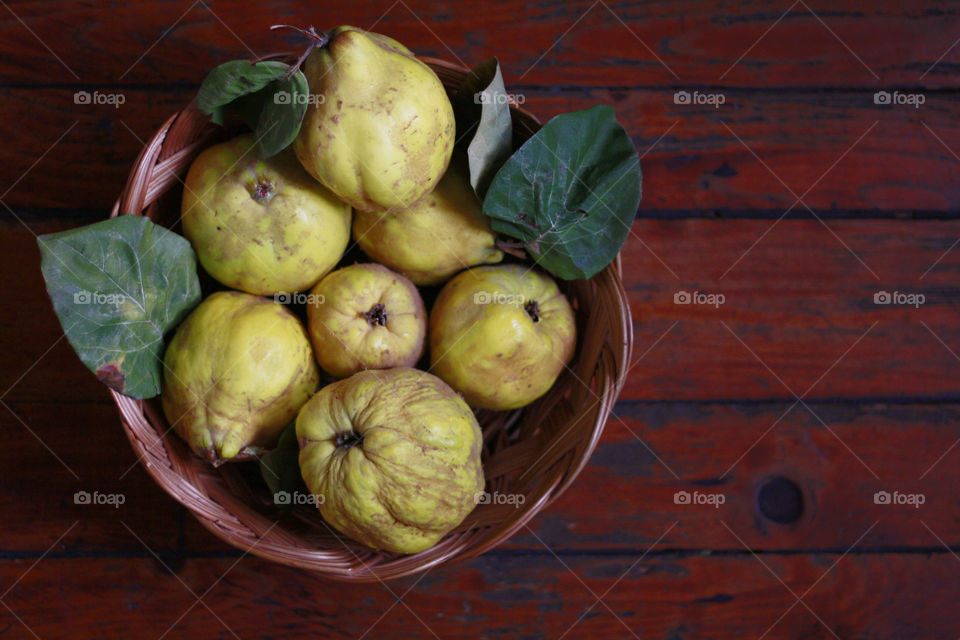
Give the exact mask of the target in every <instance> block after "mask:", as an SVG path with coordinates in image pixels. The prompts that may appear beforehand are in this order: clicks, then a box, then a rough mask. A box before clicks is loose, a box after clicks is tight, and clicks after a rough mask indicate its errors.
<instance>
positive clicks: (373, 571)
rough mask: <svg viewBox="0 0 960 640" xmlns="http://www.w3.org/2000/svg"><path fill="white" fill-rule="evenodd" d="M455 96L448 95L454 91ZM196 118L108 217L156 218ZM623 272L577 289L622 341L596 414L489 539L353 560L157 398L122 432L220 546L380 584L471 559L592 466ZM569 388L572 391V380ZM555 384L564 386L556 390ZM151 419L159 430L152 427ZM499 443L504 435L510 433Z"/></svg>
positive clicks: (131, 180) (629, 344)
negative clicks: (185, 431)
mask: <svg viewBox="0 0 960 640" xmlns="http://www.w3.org/2000/svg"><path fill="white" fill-rule="evenodd" d="M418 57H419V58H420V59H421V60H422V61H423V62H425V63H426V64H428V65H429V66H430V67H431V68H432V69H434V71H435V72H437V73H438V75H441V76H444V77H446V75H447V74H459V75H461V76H462V75H465V74H466V73H468V72H469V69H468V68H467V67H465V66H463V65H461V64H457V63H452V62H448V61H445V60H441V59H437V58H430V57H422V56H418ZM441 79H444V78H441ZM445 84H446V82H445ZM448 90H450V87H449V86H448ZM510 106H511V111H512V113H513V114H514V115H515V127H516V126H519V125H518V124H517V122H522V123H523V126H525V127H526V128H527V131H528V132H529V133H530V134H532V133H533V132H535V130H536V129H537V128H539V126H540V121H539V120H538V119H537V118H536V117H535V116H534V115H533V114H532V113H530V112H529V111H527V110H526V109H525V108H523V107H521V106H520V105H517V104H513V103H512V104H511V105H510ZM198 113H199V112H198V111H197V110H196V101H195V99H194V100H192V101H191V102H190V103H189V104H188V105H187V106H186V107H185V108H184V109H182V110H180V111H178V112H176V113H174V114H173V115H171V116H170V117H169V118H168V119H167V120H166V121H165V122H164V124H163V125H162V126H161V127H160V128H159V129H158V131H157V132H156V133H155V134H154V136H153V137H152V138H151V139H150V140H149V141H148V142H147V143H146V144H145V145H144V147H143V149H142V150H141V152H140V153H139V155H138V157H137V159H136V161H135V162H134V164H133V166H132V168H131V172H130V176H129V177H128V180H127V182H126V184H125V186H124V189H123V191H122V192H121V194H120V196H119V197H118V199H117V201H116V203H115V204H114V206H113V209H112V211H111V214H110V217H114V216H117V215H127V214H132V215H144V214H146V215H151V213H153V212H154V208H155V207H156V205H157V199H158V198H160V197H161V195H163V194H164V193H166V192H167V191H168V190H169V189H171V188H174V187H175V186H176V185H177V180H178V179H179V178H178V172H184V171H185V169H184V166H189V163H190V162H191V161H192V157H194V156H195V155H196V153H198V152H199V150H200V149H202V148H203V147H204V146H205V145H206V144H207V143H208V141H209V138H210V135H209V134H210V127H211V125H209V123H206V124H205V126H204V127H200V131H202V130H207V133H199V132H194V133H197V137H196V139H188V140H187V141H186V143H185V144H184V145H183V146H181V147H178V148H175V149H171V148H168V145H171V144H172V141H171V139H170V138H169V137H168V136H169V135H170V134H171V131H172V130H174V129H175V127H177V126H178V125H180V124H184V123H187V124H186V125H185V126H186V129H187V130H188V131H191V132H193V131H192V129H191V128H190V127H191V126H194V125H195V124H196V123H195V122H192V121H190V119H191V118H194V119H195V118H196V117H197V114H198ZM194 128H195V127H194ZM515 133H516V129H515ZM176 142H180V141H179V140H177V141H176ZM173 146H176V145H173ZM621 269H622V266H621V258H620V256H619V255H618V256H617V258H616V260H615V261H614V262H613V263H611V264H610V265H608V266H607V267H606V268H605V269H604V270H603V271H601V273H599V274H598V275H597V276H594V278H592V279H591V280H590V281H579V282H580V284H579V285H571V286H578V287H584V288H595V289H597V290H598V291H602V293H603V296H604V297H603V298H602V299H603V300H604V301H605V302H606V304H605V305H600V307H601V308H600V309H598V310H593V309H591V312H592V313H593V314H596V313H600V312H601V311H602V312H604V316H603V318H602V319H603V320H605V322H606V325H603V326H605V327H607V328H608V330H609V331H610V332H612V333H614V334H616V335H619V336H621V339H620V340H619V341H617V343H616V344H612V343H610V342H611V340H606V339H605V340H601V341H600V342H601V344H600V345H599V346H596V347H595V349H594V348H592V347H591V353H592V352H593V351H597V352H598V353H600V354H601V355H599V356H598V361H597V364H596V366H597V367H600V369H598V370H600V371H601V372H607V373H605V374H603V373H602V374H601V376H600V377H601V378H602V379H601V380H600V384H599V388H598V390H596V391H593V390H591V389H589V388H588V387H587V383H586V382H584V381H580V379H579V377H577V376H576V374H575V373H574V374H573V376H574V377H577V380H578V381H580V384H581V385H582V386H583V387H584V388H587V389H588V390H589V392H590V393H591V394H593V396H594V398H592V399H591V398H587V400H588V408H587V409H584V410H583V411H584V413H583V414H580V415H591V412H592V417H591V419H590V420H589V424H587V425H585V426H584V425H581V424H580V422H582V420H581V419H580V418H579V417H577V418H576V419H575V420H573V421H571V422H570V423H569V424H568V425H567V426H566V429H561V430H558V433H557V435H556V437H555V438H554V439H552V440H550V441H549V442H550V443H551V444H550V446H549V447H547V451H545V452H543V453H542V454H541V455H540V456H539V458H538V459H537V462H538V463H540V462H542V460H543V459H544V458H545V457H548V456H547V454H549V457H548V459H553V460H552V461H551V462H550V464H549V466H547V467H546V468H547V469H548V470H550V471H551V474H550V475H549V477H546V478H545V477H544V475H543V474H539V475H538V474H536V473H534V470H540V468H541V467H543V466H545V465H546V464H547V463H546V462H543V464H541V465H540V466H539V467H538V466H537V464H534V465H533V466H531V467H529V468H527V469H525V470H523V471H522V473H521V475H520V478H521V479H523V478H524V476H526V475H527V474H528V473H529V474H530V477H529V478H528V480H529V481H530V482H534V481H535V482H534V486H535V487H536V489H537V491H536V492H535V493H534V495H532V496H528V497H532V500H531V501H530V502H529V504H528V503H524V508H523V512H522V513H519V514H513V519H512V520H510V521H509V523H508V524H507V525H506V526H501V527H500V530H499V531H496V532H495V534H493V535H489V536H486V537H484V533H485V532H487V531H488V530H490V529H496V528H497V526H498V525H500V523H499V522H498V523H495V524H484V525H483V526H480V525H478V527H477V528H474V529H468V530H466V531H460V532H457V533H451V534H448V536H447V537H446V538H444V539H443V540H441V541H440V542H439V543H438V544H437V545H435V546H434V547H432V548H431V549H428V550H427V551H424V552H421V553H419V554H415V555H411V556H390V555H388V554H378V553H376V552H373V551H370V550H366V549H363V548H360V547H359V546H356V545H351V544H350V543H349V542H346V543H345V544H346V546H347V548H348V549H349V551H350V555H351V556H352V557H348V558H346V559H345V556H346V554H345V553H344V551H343V548H339V549H337V548H335V547H334V548H332V549H327V548H324V549H317V548H316V547H312V548H311V547H305V546H304V544H303V541H302V540H301V539H297V538H296V537H295V536H294V535H293V534H288V532H286V531H285V530H284V531H283V532H279V531H278V527H279V523H280V522H282V521H284V518H283V517H281V518H279V519H276V518H275V519H271V518H269V517H267V516H265V515H263V514H262V513H260V512H259V511H258V510H256V509H254V508H253V507H249V505H246V504H245V503H243V502H242V499H241V498H239V497H237V496H235V495H232V494H230V492H229V491H225V490H222V487H221V485H222V484H224V480H223V476H220V477H219V478H217V474H218V473H223V468H221V471H215V470H213V469H212V468H209V467H207V466H206V463H205V462H202V461H200V460H199V458H196V457H195V456H193V455H192V454H191V453H190V452H189V450H188V449H187V447H186V445H185V444H184V443H182V442H181V441H179V438H178V436H176V435H175V434H173V433H172V432H170V431H169V429H164V427H166V422H165V420H164V419H163V416H162V412H161V413H160V414H159V416H158V415H157V410H156V407H155V406H154V404H153V403H155V402H156V400H155V399H154V400H151V401H143V400H135V399H132V398H129V397H127V396H124V395H122V394H120V393H118V392H116V391H113V390H111V391H110V393H111V395H112V397H113V399H114V402H115V404H116V405H117V408H118V411H119V413H120V417H121V424H122V425H123V428H124V432H125V433H126V434H127V437H128V439H129V441H130V443H131V446H132V447H133V449H134V451H135V453H136V454H137V458H138V461H139V463H140V464H141V465H142V466H143V467H144V468H145V469H146V471H147V473H148V474H149V475H150V476H151V477H152V478H153V479H154V481H155V482H157V484H158V485H160V487H161V488H163V490H164V491H165V492H166V493H167V494H168V495H170V496H171V497H172V498H174V499H175V500H177V501H178V502H179V503H180V504H182V505H184V506H185V507H187V509H189V510H190V512H191V513H192V514H193V515H194V517H196V518H197V520H199V521H200V523H201V524H202V525H203V526H204V527H205V528H206V529H207V530H209V531H210V532H211V533H213V534H214V535H215V536H217V537H218V538H220V539H221V540H223V541H225V542H227V543H228V544H230V545H232V546H234V547H237V548H239V549H241V550H243V551H244V552H248V553H251V554H253V555H257V556H259V557H263V558H265V559H269V560H272V561H276V562H279V563H282V564H285V565H288V566H293V567H299V568H302V569H307V570H311V571H314V572H316V573H318V574H322V575H325V576H327V577H330V578H334V579H338V580H345V581H366V582H374V581H382V580H385V579H393V578H399V577H401V576H405V575H411V574H414V573H418V572H422V571H426V570H427V569H429V568H432V567H436V566H439V565H441V564H447V563H449V562H452V561H460V560H464V559H468V558H472V557H475V556H478V555H480V554H482V553H484V552H486V551H488V550H490V549H491V548H493V547H495V546H497V545H498V544H501V543H502V542H503V541H505V540H506V539H508V538H509V537H511V536H512V535H513V534H514V533H516V532H517V531H518V530H520V529H521V528H523V527H524V526H525V525H526V524H527V523H528V522H529V521H530V520H531V519H532V518H533V517H534V516H536V515H537V514H538V513H539V512H540V511H541V510H543V509H544V508H546V507H547V506H548V505H550V504H551V503H552V502H553V501H554V500H556V499H557V498H558V497H559V496H560V495H561V494H562V493H563V492H564V491H565V490H566V489H567V488H569V486H570V485H571V484H572V483H573V481H574V480H575V479H576V477H577V476H578V475H579V473H580V472H581V471H582V470H583V468H584V467H585V466H586V464H587V462H588V461H589V458H590V456H591V454H592V453H593V451H594V449H595V448H596V446H597V443H598V442H599V439H600V437H601V435H602V433H603V429H604V426H605V424H606V422H607V419H608V417H609V414H610V412H611V410H612V408H613V405H614V403H615V402H616V400H617V397H618V396H619V394H620V391H621V390H622V388H623V385H624V384H625V382H626V376H627V370H628V368H629V363H630V358H631V354H632V348H633V323H632V318H631V315H630V306H629V301H628V299H627V296H626V292H625V291H624V289H623V285H622V282H621ZM584 313H586V312H584ZM591 317H592V316H591ZM591 326H592V325H591ZM581 341H586V336H583V337H581V336H578V349H577V354H578V356H579V355H580V354H581V351H582V350H586V347H585V346H584V344H582V343H581ZM591 345H592V343H591ZM575 364H577V363H575V362H574V363H571V368H570V371H571V372H572V371H573V369H572V367H573V366H574V365H575ZM562 377H563V376H562ZM592 380H593V378H592V377H591V381H592ZM570 384H571V385H573V383H572V382H571V383H570ZM557 386H559V382H558V384H557V385H555V387H557ZM572 388H573V389H574V392H575V393H578V391H577V386H576V385H573V386H572ZM579 393H581V396H582V397H587V396H586V395H585V394H583V393H582V392H579ZM552 395H556V394H555V393H554V390H551V391H550V392H548V394H547V396H545V397H544V398H541V399H540V400H538V401H536V402H535V403H534V405H531V409H528V410H531V411H532V410H533V409H534V408H535V409H537V410H538V411H539V410H540V408H545V409H544V410H545V411H547V413H548V414H549V412H550V411H552V410H554V409H555V408H556V406H557V405H559V404H562V402H563V400H562V399H558V398H555V397H551V396H552ZM517 415H520V414H517ZM151 419H152V420H154V421H155V422H156V423H157V424H154V423H152V422H151ZM574 428H577V429H578V430H579V431H578V432H583V433H584V434H585V435H584V437H580V438H575V437H573V435H571V432H572V431H573V430H574ZM161 430H162V432H161ZM496 437H501V438H502V435H501V436H496ZM537 438H539V436H537ZM566 440H570V441H572V442H571V443H567V444H566V445H565V446H567V447H568V448H566V449H563V448H562V446H561V447H560V448H558V449H557V450H555V451H554V450H551V448H553V447H554V446H555V445H556V444H557V443H558V442H565V441H566ZM530 441H531V442H532V443H533V444H536V443H537V440H536V439H535V438H534V437H531V438H530ZM492 458H493V456H491V459H490V460H488V461H487V462H486V463H485V470H486V466H487V464H489V463H491V462H493V459H492ZM554 458H555V459H554ZM564 461H567V465H566V466H563V462H564ZM225 466H227V467H229V466H230V465H225ZM488 480H489V478H488ZM224 503H227V504H224ZM478 509H479V508H478ZM468 520H469V518H468ZM481 532H483V533H481Z"/></svg>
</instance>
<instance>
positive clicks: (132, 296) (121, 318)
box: [38, 215, 200, 398]
mask: <svg viewBox="0 0 960 640" xmlns="http://www.w3.org/2000/svg"><path fill="white" fill-rule="evenodd" d="M38 243H39V245H40V254H41V257H42V261H41V265H40V269H41V271H42V272H43V279H44V281H45V282H46V284H47V292H48V293H49V294H50V299H51V300H52V301H53V308H54V310H55V311H56V313H57V317H58V318H59V319H60V325H61V326H62V327H63V330H64V333H65V334H66V336H67V340H69V341H70V344H71V346H73V349H74V351H76V352H77V355H78V356H80V359H81V360H82V361H83V363H84V364H85V365H86V366H87V368H89V369H90V370H91V371H93V372H94V373H95V374H96V375H97V378H99V379H100V381H101V382H103V383H105V384H106V385H107V386H109V387H111V388H112V389H115V390H117V391H120V392H122V393H124V394H126V395H128V396H131V397H133V398H151V397H153V396H155V395H157V394H158V393H160V383H161V379H162V366H163V365H162V358H163V336H164V334H165V333H166V332H167V331H169V330H170V329H172V328H173V327H175V326H176V325H177V324H178V323H179V322H180V321H181V320H182V319H183V317H184V316H185V315H186V314H187V313H188V312H189V311H190V310H191V309H192V308H193V307H194V306H196V304H197V303H199V302H200V281H199V280H198V278H197V264H196V256H195V255H194V253H193V249H192V248H191V247H190V243H189V242H187V240H186V239H185V238H182V237H181V236H179V235H177V234H176V233H174V232H172V231H168V230H167V229H164V228H163V227H160V226H157V225H156V224H154V223H153V222H151V221H150V220H148V219H147V218H144V217H142V216H134V215H128V216H119V217H116V218H112V219H110V220H105V221H104V222H98V223H96V224H92V225H89V226H86V227H80V228H79V229H71V230H69V231H62V232H60V233H52V234H48V235H43V236H40V237H39V238H38Z"/></svg>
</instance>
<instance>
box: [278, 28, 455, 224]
mask: <svg viewBox="0 0 960 640" xmlns="http://www.w3.org/2000/svg"><path fill="white" fill-rule="evenodd" d="M327 36H328V39H327V41H326V43H325V44H324V45H323V46H321V47H319V48H316V49H314V50H313V51H312V52H311V53H310V55H309V56H308V57H307V59H306V62H305V63H304V75H305V76H306V78H307V82H308V83H309V85H310V91H311V93H312V94H314V95H315V96H316V97H317V99H315V100H311V101H310V104H309V105H308V106H307V112H306V114H305V115H304V118H303V125H302V126H301V128H300V132H299V134H297V138H296V139H295V140H294V143H293V148H294V149H295V150H296V153H297V157H298V158H300V162H301V163H302V164H303V166H304V167H305V168H306V170H307V171H308V172H310V174H311V175H313V177H315V178H316V179H317V180H319V181H320V182H322V183H323V184H325V185H326V186H327V187H328V188H329V189H330V190H331V191H333V192H334V193H335V194H337V195H338V196H340V198H342V199H343V200H346V201H347V202H349V203H350V204H352V205H353V206H354V207H355V208H357V209H363V210H366V211H384V210H387V209H392V208H395V207H404V206H409V205H410V204H413V202H415V201H416V200H418V199H419V198H420V197H421V196H423V195H424V194H425V193H428V192H429V191H430V190H431V189H433V187H434V185H436V184H437V181H439V180H440V176H442V175H443V172H444V170H446V168H447V164H448V163H449V161H450V155H451V154H452V152H453V142H454V126H455V125H454V116H453V106H452V105H451V104H450V100H449V99H448V98H447V93H446V90H445V89H444V88H443V84H442V83H441V82H440V80H439V78H437V75H436V74H435V73H434V72H433V71H432V70H431V69H430V67H428V66H427V65H425V64H424V63H422V62H420V61H419V60H417V58H416V57H415V56H414V55H413V54H412V53H411V52H410V51H409V50H408V49H407V48H406V47H404V46H403V45H402V44H400V43H399V42H397V41H396V40H393V39H391V38H388V37H386V36H383V35H380V34H378V33H371V32H369V31H362V30H360V29H357V28H356V27H349V26H342V27H337V28H336V29H334V30H333V31H331V32H330V33H329V34H327Z"/></svg>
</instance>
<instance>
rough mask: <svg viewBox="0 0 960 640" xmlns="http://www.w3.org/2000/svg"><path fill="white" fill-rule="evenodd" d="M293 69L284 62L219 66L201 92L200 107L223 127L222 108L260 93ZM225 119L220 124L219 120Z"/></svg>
mask: <svg viewBox="0 0 960 640" xmlns="http://www.w3.org/2000/svg"><path fill="white" fill-rule="evenodd" d="M289 70H290V66H289V65H286V64H284V63H282V62H275V61H266V62H258V63H256V64H251V63H250V62H249V61H247V60H231V61H230V62H224V63H223V64H221V65H220V66H218V67H215V68H214V69H213V70H212V71H211V72H210V73H208V74H207V77H206V78H205V79H204V81H203V84H202V85H200V91H199V93H197V107H198V108H199V109H200V111H202V112H204V113H206V114H208V115H211V116H213V121H214V122H216V123H217V124H223V122H222V115H223V110H222V109H221V107H223V106H225V105H227V104H230V103H231V102H233V101H234V100H236V99H237V98H239V97H240V96H244V95H247V94H250V93H256V92H257V91H259V90H260V89H263V88H264V87H266V86H267V85H268V84H270V83H271V82H273V81H274V80H279V79H280V78H282V77H283V76H284V75H286V74H287V72H288V71H289ZM218 117H220V118H221V120H220V121H219V122H218V121H217V118H218Z"/></svg>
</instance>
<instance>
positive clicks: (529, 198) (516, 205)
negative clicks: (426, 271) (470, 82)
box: [483, 105, 641, 280]
mask: <svg viewBox="0 0 960 640" xmlns="http://www.w3.org/2000/svg"><path fill="white" fill-rule="evenodd" d="M640 196H641V174H640V159H639V157H638V156H637V150H636V149H635V148H634V147H633V143H632V142H631V141H630V137H629V136H628V135H627V132H626V131H624V129H623V127H622V126H620V124H619V123H618V122H617V120H616V116H615V114H614V111H613V107H610V106H607V105H598V106H596V107H592V108H590V109H586V110H584V111H574V112H572V113H565V114H561V115H559V116H557V117H555V118H553V119H552V120H550V122H548V123H547V124H545V125H544V126H543V128H542V129H540V131H538V132H537V133H536V134H534V135H533V137H531V138H530V139H529V140H527V142H525V143H524V145H523V146H522V147H520V149H518V150H517V152H516V153H514V154H513V155H512V156H511V157H510V159H508V160H507V162H506V163H505V164H504V165H503V167H502V168H501V169H500V171H499V172H498V173H497V175H496V176H495V177H494V179H493V183H492V184H491V185H490V190H489V191H488V192H487V195H486V198H485V199H484V201H483V211H484V213H486V214H487V215H488V216H490V217H491V218H493V219H492V220H491V225H492V227H493V229H494V230H495V231H497V232H500V233H504V234H506V235H508V236H511V237H513V238H516V239H517V240H520V241H521V242H523V244H524V246H525V247H526V249H527V252H528V253H529V254H530V255H531V256H532V257H533V259H534V260H535V261H536V262H537V264H539V265H540V266H542V267H543V268H544V269H546V270H547V271H549V272H550V273H552V274H553V275H555V276H557V277H558V278H563V279H564V280H575V279H577V278H591V277H593V276H594V275H596V274H597V273H599V272H600V271H601V270H602V269H603V268H604V267H606V266H607V265H608V264H610V263H611V262H612V261H613V260H614V259H615V258H616V257H617V253H618V252H619V251H620V248H621V247H622V246H623V243H624V242H626V240H627V236H628V235H629V233H630V225H631V224H632V223H633V219H634V216H635V215H636V213H637V207H638V206H639V204H640Z"/></svg>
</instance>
